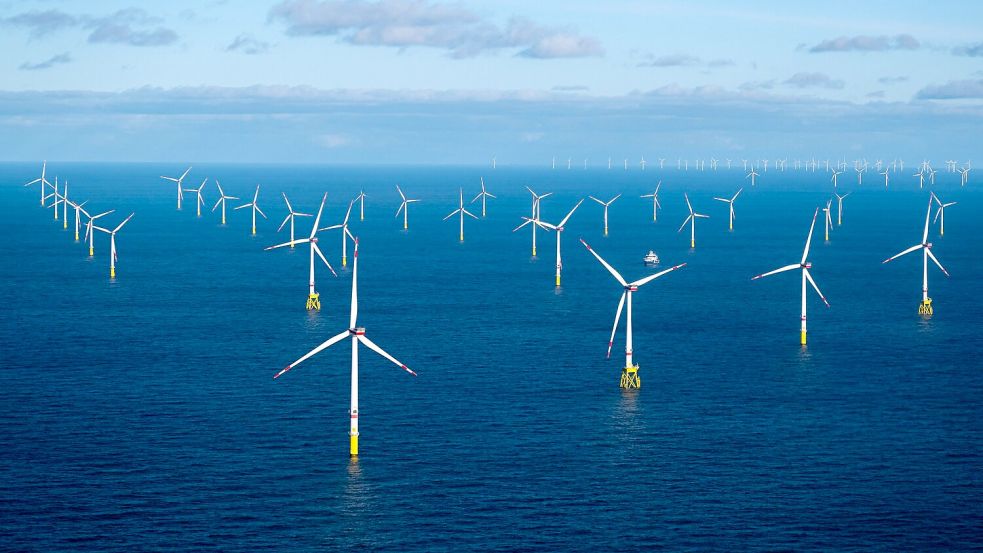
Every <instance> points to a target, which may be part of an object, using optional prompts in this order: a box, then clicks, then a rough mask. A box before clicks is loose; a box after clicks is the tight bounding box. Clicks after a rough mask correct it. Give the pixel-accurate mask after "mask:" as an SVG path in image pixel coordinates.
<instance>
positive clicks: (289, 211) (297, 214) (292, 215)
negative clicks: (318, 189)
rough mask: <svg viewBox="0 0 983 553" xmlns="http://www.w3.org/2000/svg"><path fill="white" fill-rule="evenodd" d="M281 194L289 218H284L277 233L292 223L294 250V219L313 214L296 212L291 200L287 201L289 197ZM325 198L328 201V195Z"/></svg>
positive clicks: (291, 231)
mask: <svg viewBox="0 0 983 553" xmlns="http://www.w3.org/2000/svg"><path fill="white" fill-rule="evenodd" d="M280 194H282V195H283V203H285V204H287V216H286V217H284V219H283V222H282V223H280V226H279V227H278V228H277V229H276V231H277V232H280V231H281V230H283V227H284V226H285V225H286V224H287V221H290V248H291V249H293V247H294V219H296V218H297V217H310V216H311V214H310V213H301V212H299V211H294V208H293V206H292V205H290V200H288V199H287V195H286V194H284V193H283V192H280ZM324 197H325V199H327V197H328V194H327V193H325V194H324ZM315 226H316V225H315Z"/></svg>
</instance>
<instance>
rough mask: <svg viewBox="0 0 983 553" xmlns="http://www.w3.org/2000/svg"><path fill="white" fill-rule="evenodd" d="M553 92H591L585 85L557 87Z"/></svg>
mask: <svg viewBox="0 0 983 553" xmlns="http://www.w3.org/2000/svg"><path fill="white" fill-rule="evenodd" d="M551 90H553V92H587V91H588V90H590V87H589V86H584V85H557V86H554V87H553V88H552V89H551Z"/></svg>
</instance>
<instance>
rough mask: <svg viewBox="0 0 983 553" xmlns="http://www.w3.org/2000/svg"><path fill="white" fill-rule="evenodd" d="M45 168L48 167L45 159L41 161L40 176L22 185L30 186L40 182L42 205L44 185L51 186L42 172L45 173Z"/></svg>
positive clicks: (42, 202)
mask: <svg viewBox="0 0 983 553" xmlns="http://www.w3.org/2000/svg"><path fill="white" fill-rule="evenodd" d="M47 169H48V162H47V161H42V162H41V176H40V177H38V178H36V179H34V180H32V181H31V182H29V183H27V184H25V185H24V186H25V187H26V186H31V185H32V184H34V183H40V184H41V205H42V206H44V196H45V188H44V187H45V185H48V186H52V185H51V183H50V182H48V179H46V178H44V173H45V171H47Z"/></svg>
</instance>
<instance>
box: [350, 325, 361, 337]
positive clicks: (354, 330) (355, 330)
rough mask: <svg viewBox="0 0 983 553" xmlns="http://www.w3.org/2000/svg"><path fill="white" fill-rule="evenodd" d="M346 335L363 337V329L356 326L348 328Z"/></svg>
mask: <svg viewBox="0 0 983 553" xmlns="http://www.w3.org/2000/svg"><path fill="white" fill-rule="evenodd" d="M348 333H349V334H354V335H355V336H365V327H364V326H356V327H355V328H349V329H348Z"/></svg>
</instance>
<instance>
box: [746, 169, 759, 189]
mask: <svg viewBox="0 0 983 553" xmlns="http://www.w3.org/2000/svg"><path fill="white" fill-rule="evenodd" d="M757 176H759V175H758V173H757V172H756V171H755V170H754V166H751V172H750V173H748V174H747V176H746V177H744V178H746V179H751V186H754V178H755V177H757Z"/></svg>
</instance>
